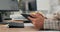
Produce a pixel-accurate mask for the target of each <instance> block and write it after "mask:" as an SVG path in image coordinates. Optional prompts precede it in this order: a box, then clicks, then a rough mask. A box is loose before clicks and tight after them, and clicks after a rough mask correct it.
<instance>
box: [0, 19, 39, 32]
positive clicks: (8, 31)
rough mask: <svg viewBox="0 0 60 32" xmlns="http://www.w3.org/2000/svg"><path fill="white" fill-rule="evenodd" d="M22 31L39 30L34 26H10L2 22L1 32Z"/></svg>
mask: <svg viewBox="0 0 60 32" xmlns="http://www.w3.org/2000/svg"><path fill="white" fill-rule="evenodd" d="M9 21H12V22H19V23H23V21H13V20H9ZM21 31H38V30H36V29H35V28H34V27H32V26H29V27H28V26H26V27H24V28H8V27H7V26H6V25H2V24H0V32H21Z"/></svg>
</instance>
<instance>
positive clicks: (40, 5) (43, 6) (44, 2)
mask: <svg viewBox="0 0 60 32" xmlns="http://www.w3.org/2000/svg"><path fill="white" fill-rule="evenodd" d="M36 1H37V10H50V0H36Z"/></svg>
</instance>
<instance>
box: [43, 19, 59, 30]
mask: <svg viewBox="0 0 60 32" xmlns="http://www.w3.org/2000/svg"><path fill="white" fill-rule="evenodd" d="M58 22H59V21H57V20H52V19H45V21H44V29H55V30H58V29H59V25H58Z"/></svg>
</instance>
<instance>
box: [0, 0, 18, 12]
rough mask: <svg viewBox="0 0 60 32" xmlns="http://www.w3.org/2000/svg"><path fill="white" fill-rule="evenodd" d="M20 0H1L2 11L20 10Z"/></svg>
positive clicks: (0, 9)
mask: <svg viewBox="0 0 60 32" xmlns="http://www.w3.org/2000/svg"><path fill="white" fill-rule="evenodd" d="M18 10H19V8H18V0H0V11H18Z"/></svg>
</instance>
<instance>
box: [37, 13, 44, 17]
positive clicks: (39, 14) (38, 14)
mask: <svg viewBox="0 0 60 32" xmlns="http://www.w3.org/2000/svg"><path fill="white" fill-rule="evenodd" d="M36 14H37V16H42V17H44V16H43V15H42V14H41V13H36Z"/></svg>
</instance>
